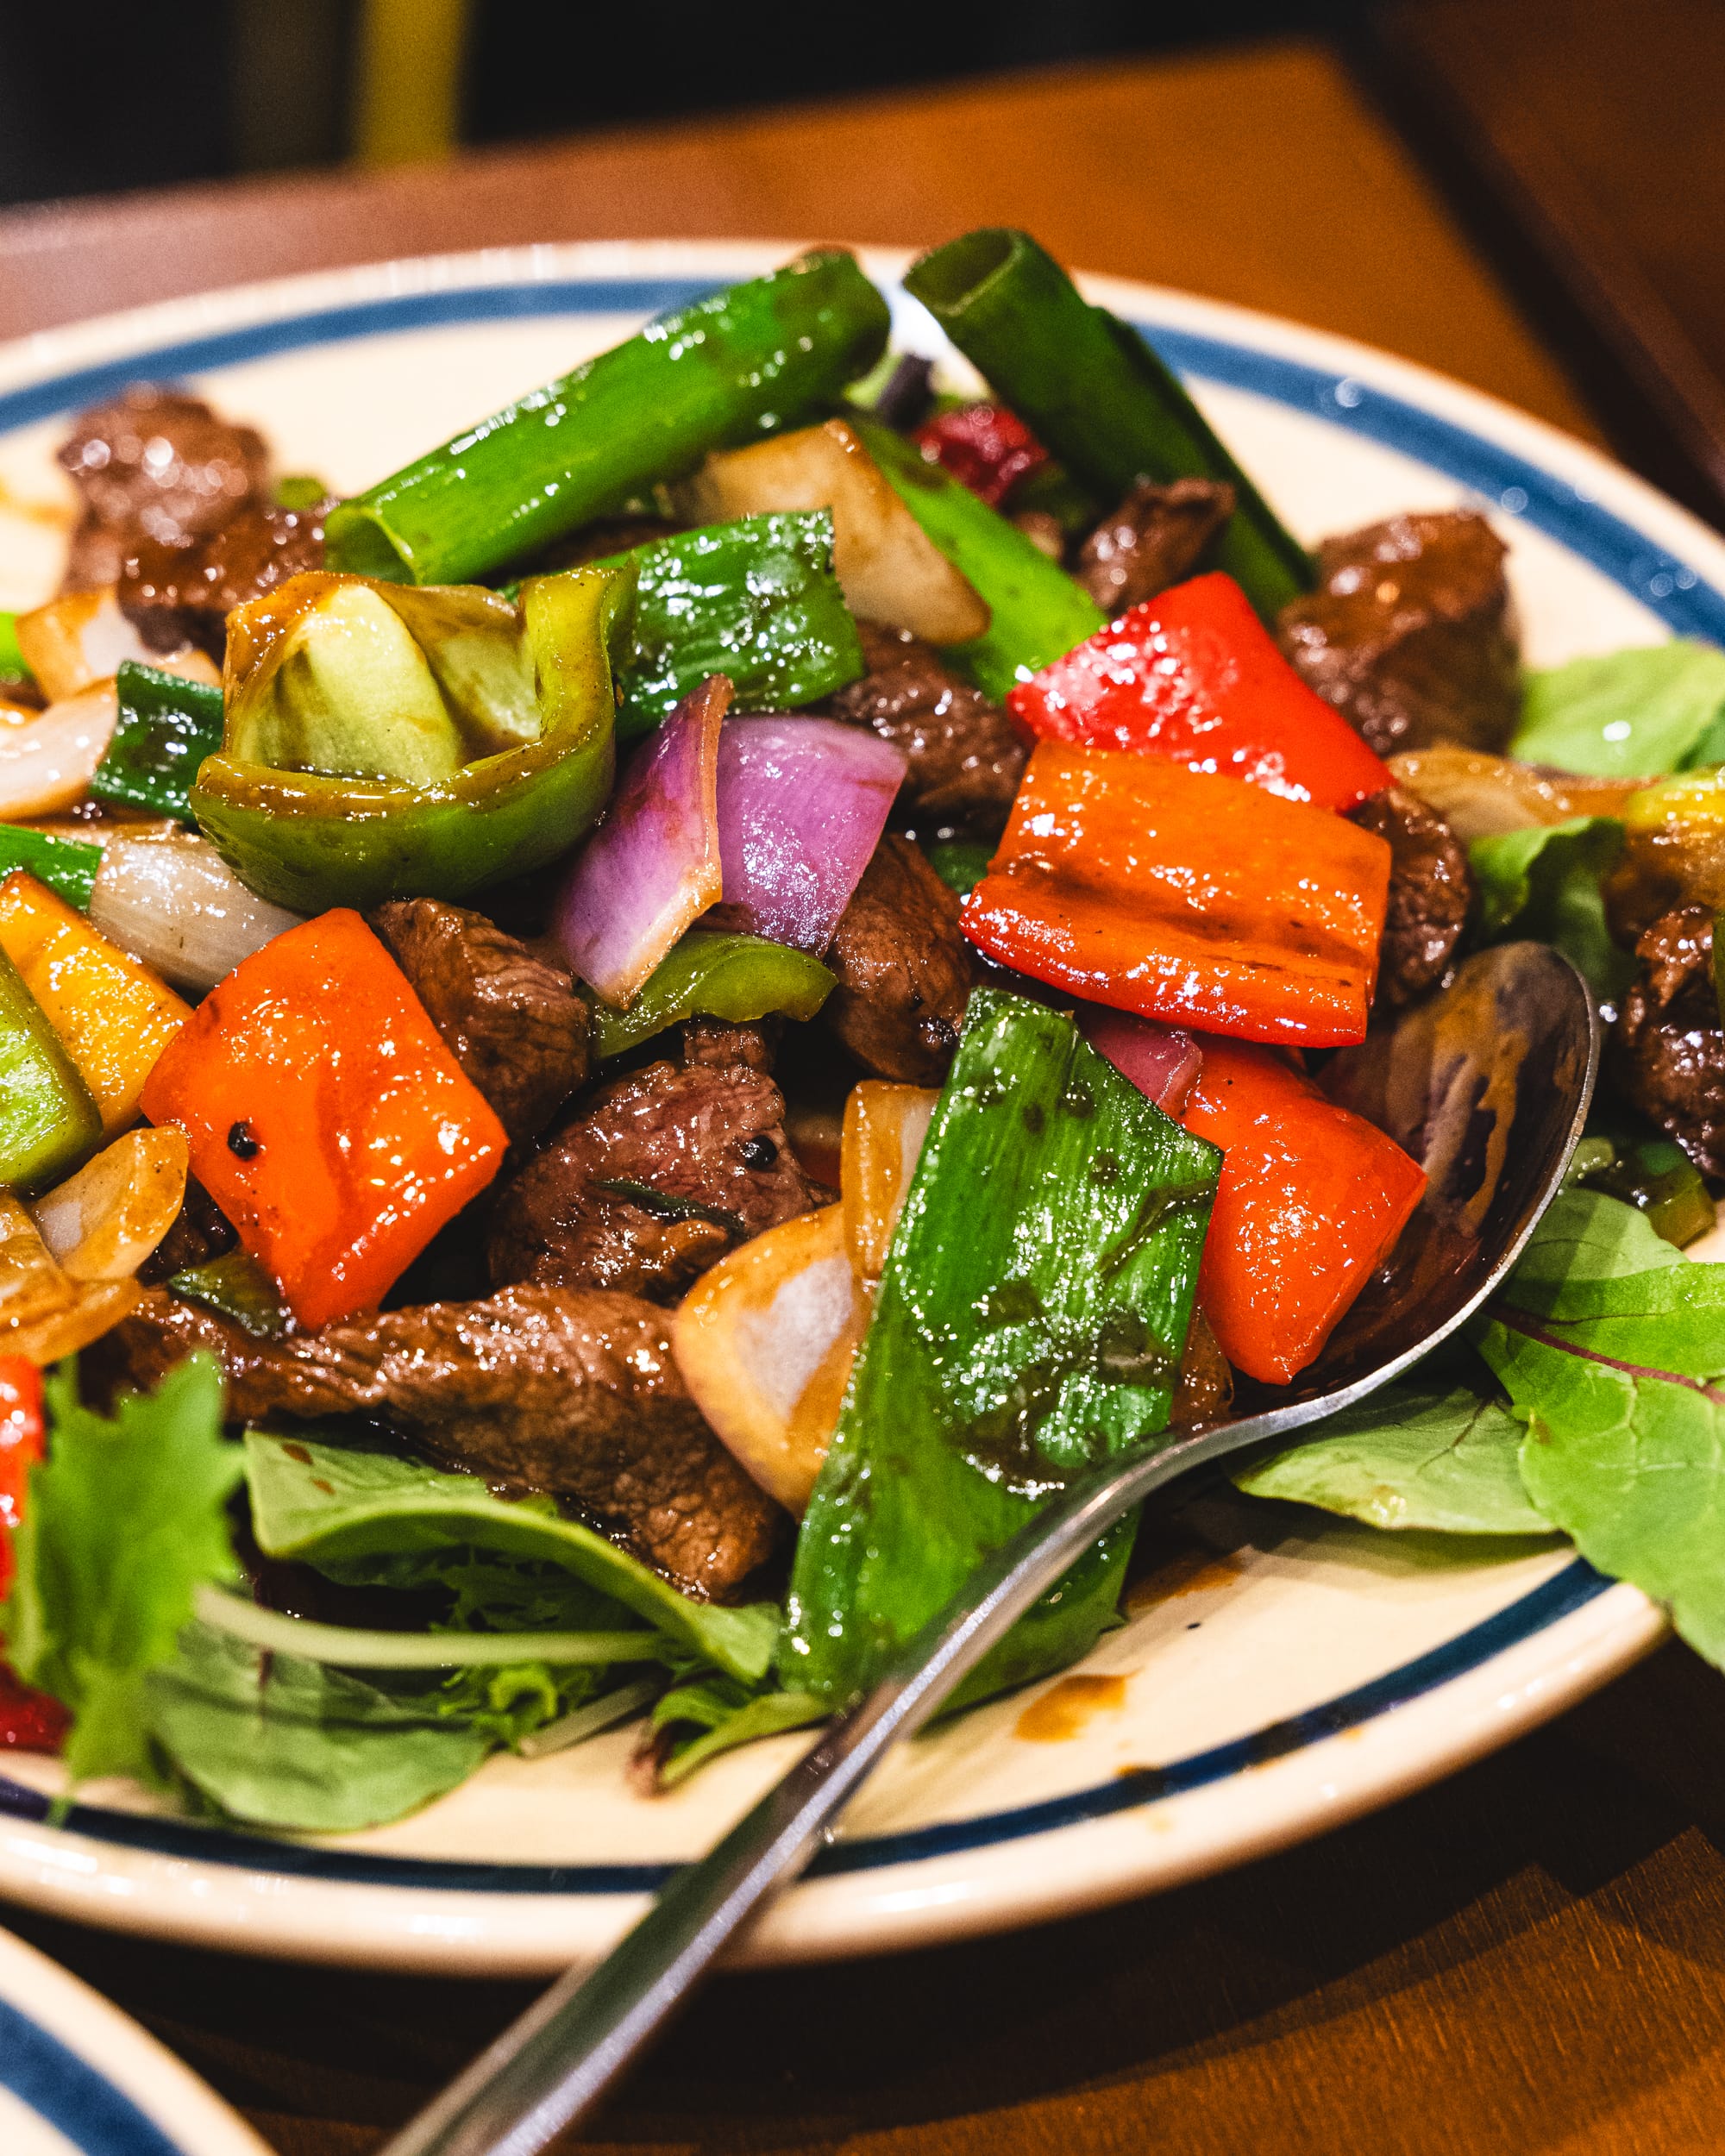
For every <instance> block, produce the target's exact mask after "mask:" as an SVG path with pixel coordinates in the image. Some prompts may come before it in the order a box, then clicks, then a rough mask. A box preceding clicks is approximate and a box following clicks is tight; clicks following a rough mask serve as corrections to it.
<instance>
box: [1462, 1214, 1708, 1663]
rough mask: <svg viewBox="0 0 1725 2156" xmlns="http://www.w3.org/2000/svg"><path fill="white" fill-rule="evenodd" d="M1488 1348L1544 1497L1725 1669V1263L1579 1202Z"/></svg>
mask: <svg viewBox="0 0 1725 2156" xmlns="http://www.w3.org/2000/svg"><path fill="white" fill-rule="evenodd" d="M1655 1252H1657V1255H1654V1253H1655ZM1642 1261H1648V1262H1646V1263H1643V1262H1642ZM1478 1345H1479V1349H1480V1352H1481V1353H1482V1354H1483V1355H1484V1357H1485V1359H1486V1361H1487V1362H1488V1363H1490V1365H1491V1367H1492V1369H1494V1370H1495V1371H1496V1374H1497V1376H1498V1379H1499V1381H1500V1382H1502V1385H1503V1387H1504V1388H1505V1390H1506V1391H1507V1392H1508V1393H1509V1398H1510V1401H1511V1404H1512V1405H1513V1407H1515V1412H1516V1413H1517V1414H1519V1415H1520V1416H1521V1417H1522V1418H1523V1419H1524V1420H1526V1422H1527V1437H1526V1438H1525V1439H1524V1440H1523V1443H1522V1446H1521V1475H1522V1479H1523V1481H1524V1482H1525V1483H1526V1486H1527V1495H1528V1496H1529V1498H1530V1499H1531V1500H1532V1501H1533V1502H1534V1504H1535V1505H1536V1506H1537V1507H1539V1509H1540V1511H1541V1512H1542V1513H1544V1514H1546V1517H1547V1519H1549V1520H1551V1521H1552V1522H1553V1525H1554V1526H1559V1527H1561V1528H1562V1529H1563V1531H1564V1532H1565V1533H1566V1534H1568V1535H1570V1536H1571V1537H1572V1538H1573V1539H1574V1541H1575V1544H1576V1546H1577V1547H1578V1549H1579V1550H1580V1551H1581V1553H1582V1555H1583V1556H1584V1557H1586V1558H1587V1559H1588V1560H1589V1562H1590V1564H1595V1565H1596V1566H1597V1567H1598V1568H1599V1570H1601V1571H1602V1572H1607V1573H1609V1574H1610V1575H1611V1576H1613V1577H1614V1578H1616V1579H1624V1580H1630V1581H1633V1582H1634V1584H1635V1585H1636V1586H1637V1587H1639V1588H1640V1589H1642V1591H1643V1592H1644V1593H1646V1594H1647V1595H1652V1596H1653V1599H1654V1600H1655V1601H1659V1602H1661V1603H1663V1604H1664V1605H1665V1607H1666V1608H1668V1609H1669V1610H1670V1612H1671V1614H1672V1622H1673V1623H1674V1624H1675V1626H1677V1629H1678V1632H1679V1633H1682V1634H1683V1636H1684V1639H1687V1640H1688V1641H1689V1642H1690V1644H1691V1645H1692V1646H1694V1647H1695V1648H1696V1649H1697V1651H1699V1652H1701V1653H1703V1654H1704V1655H1705V1656H1707V1658H1709V1660H1710V1661H1712V1662H1715V1663H1719V1662H1722V1661H1725V1389H1722V1388H1721V1387H1720V1386H1719V1385H1718V1384H1717V1383H1716V1382H1714V1381H1715V1380H1716V1379H1718V1378H1719V1377H1720V1376H1722V1374H1725V1265H1701V1264H1689V1263H1684V1261H1683V1260H1682V1259H1681V1258H1680V1257H1678V1253H1677V1252H1676V1251H1675V1250H1672V1249H1671V1247H1670V1245H1669V1244H1665V1243H1662V1242H1661V1241H1660V1239H1659V1237H1658V1236H1656V1235H1655V1234H1654V1232H1653V1229H1652V1228H1651V1227H1649V1226H1648V1225H1647V1222H1646V1220H1645V1219H1643V1218H1642V1217H1641V1215H1640V1214H1639V1213H1636V1212H1635V1211H1634V1208H1633V1207H1631V1206H1625V1205H1622V1204H1620V1203H1619V1202H1618V1201H1617V1200H1614V1199H1610V1198H1607V1197H1603V1196H1602V1195H1599V1194H1594V1193H1587V1192H1582V1191H1571V1192H1567V1193H1565V1194H1564V1196H1563V1197H1561V1198H1560V1199H1559V1200H1558V1201H1557V1202H1556V1204H1554V1205H1553V1207H1552V1211H1551V1213H1549V1214H1548V1215H1547V1217H1546V1224H1545V1225H1542V1227H1541V1229H1540V1233H1539V1235H1538V1236H1536V1238H1534V1243H1533V1244H1532V1245H1531V1247H1530V1249H1529V1251H1528V1254H1527V1257H1526V1258H1524V1259H1523V1261H1522V1263H1521V1264H1520V1265H1519V1266H1518V1267H1517V1268H1516V1269H1515V1273H1514V1274H1512V1275H1511V1276H1510V1278H1509V1282H1508V1283H1507V1284H1506V1286H1505V1288H1504V1290H1503V1293H1502V1295H1501V1297H1500V1298H1499V1299H1498V1300H1496V1302H1495V1303H1494V1304H1493V1305H1492V1306H1491V1308H1490V1313H1489V1315H1488V1319H1487V1320H1486V1322H1485V1323H1484V1326H1482V1327H1481V1329H1480V1331H1479V1333H1478Z"/></svg>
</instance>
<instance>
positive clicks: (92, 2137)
mask: <svg viewBox="0 0 1725 2156" xmlns="http://www.w3.org/2000/svg"><path fill="white" fill-rule="evenodd" d="M0 2148H3V2149H4V2150H5V2152H6V2156H67V2152H68V2151H72V2152H75V2156H267V2152H266V2150H265V2148H264V2145H263V2143H262V2142H261V2141H260V2140H259V2139H258V2138H257V2136H256V2134H254V2133H253V2132H252V2130H251V2128H249V2127H248V2126H247V2125H246V2124H245V2123H244V2122H243V2121H242V2120H241V2119H240V2118H239V2117H238V2116H236V2115H235V2113H234V2112H232V2111H230V2110H229V2109H228V2107H227V2105H226V2104H225V2103H222V2102H221V2100H220V2099H219V2098H218V2097H217V2096H216V2095H215V2094H214V2093H213V2092H212V2091H211V2090H210V2089H209V2088H207V2087H206V2086H205V2085H204V2083H203V2082H202V2081H200V2080H199V2079H198V2077H197V2075H196V2074H194V2073H192V2072H191V2071H190V2069H189V2068H187V2067H185V2066H183V2065H181V2064H180V2062H179V2059H176V2058H174V2056H173V2053H171V2052H168V2051H166V2050H164V2049H163V2047H162V2046H161V2045H160V2044H159V2043H157V2042H156V2040H155V2039H154V2037H153V2036H149V2035H147V2034H145V2032H144V2031H143V2030H142V2029H141V2028H139V2027H138V2025H137V2023H136V2022H135V2021H131V2020H130V2019H129V2018H128V2016H127V2015H124V2014H122V2013H121V2011H120V2010H119V2009H118V2008H117V2007H115V2006H110V2004H109V2002H108V2001H107V2000H106V1999H104V1998H102V1997H101V1996H99V1995H98V1994H97V1993H96V1992H94V1991H92V1990H90V1988H89V1987H88V1985H86V1984H80V1983H79V1982H78V1979H77V1978H76V1977H72V1976H68V1975H67V1973H66V1971H65V1970H64V1969H62V1968H61V1967H60V1965H59V1964H58V1963H56V1962H53V1961H50V1960H49V1959H47V1955H45V1954H40V1953H38V1952H36V1950H35V1949H34V1947H33V1946H25V1945H24V1943H23V1941H22V1940H17V1939H14V1938H13V1937H12V1935H11V1934H10V1933H9V1932H0Z"/></svg>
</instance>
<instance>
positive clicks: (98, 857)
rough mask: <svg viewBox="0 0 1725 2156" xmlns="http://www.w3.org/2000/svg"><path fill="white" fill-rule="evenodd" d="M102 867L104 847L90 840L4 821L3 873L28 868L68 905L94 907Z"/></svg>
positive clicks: (0, 843) (0, 829) (0, 838)
mask: <svg viewBox="0 0 1725 2156" xmlns="http://www.w3.org/2000/svg"><path fill="white" fill-rule="evenodd" d="M101 866H102V849H101V847H100V846H92V845H91V843H90V842H89V841H88V840H87V839H83V838H64V837H59V836H57V835H54V834H52V833H50V832H47V831H33V830H26V829H25V828H24V827H23V826H22V824H0V876H4V875H9V874H11V873H12V871H13V869H15V868H28V870H29V872H30V874H32V875H33V876H34V877H35V879H36V880H37V881H38V882H39V883H45V884H47V887H48V888H49V890H50V891H57V892H58V893H60V897H61V898H63V899H65V900H66V904H67V905H68V906H77V907H78V911H79V912H89V910H90V893H91V890H92V889H93V888H94V887H95V883H96V876H97V870H98V869H99V868H101Z"/></svg>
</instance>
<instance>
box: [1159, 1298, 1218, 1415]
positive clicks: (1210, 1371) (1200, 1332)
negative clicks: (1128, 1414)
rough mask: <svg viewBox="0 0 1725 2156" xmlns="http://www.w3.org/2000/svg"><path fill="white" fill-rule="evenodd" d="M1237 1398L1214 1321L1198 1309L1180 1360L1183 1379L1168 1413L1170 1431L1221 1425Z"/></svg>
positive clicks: (1176, 1389) (1180, 1379) (1178, 1383)
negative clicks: (1200, 1425)
mask: <svg viewBox="0 0 1725 2156" xmlns="http://www.w3.org/2000/svg"><path fill="white" fill-rule="evenodd" d="M1233 1396H1234V1374H1233V1367H1232V1365H1231V1364H1230V1363H1229V1362H1228V1358H1227V1357H1226V1355H1224V1354H1223V1353H1222V1351H1221V1346H1220V1343H1219V1342H1218V1340H1217V1338H1216V1336H1215V1334H1214V1332H1211V1330H1210V1321H1209V1319H1208V1318H1207V1317H1206V1316H1205V1315H1204V1313H1203V1312H1202V1311H1201V1310H1199V1309H1196V1308H1195V1309H1194V1310H1193V1313H1192V1323H1191V1326H1190V1327H1189V1329H1188V1332H1187V1334H1186V1349H1185V1352H1184V1353H1183V1354H1182V1356H1181V1357H1180V1376H1179V1379H1178V1381H1177V1382H1176V1385H1175V1388H1174V1405H1173V1406H1172V1407H1170V1409H1169V1411H1168V1426H1169V1427H1170V1430H1195V1429H1196V1428H1197V1426H1199V1424H1200V1423H1205V1422H1220V1420H1222V1418H1223V1416H1224V1415H1226V1413H1227V1412H1228V1408H1229V1407H1230V1406H1231V1405H1232V1404H1233Z"/></svg>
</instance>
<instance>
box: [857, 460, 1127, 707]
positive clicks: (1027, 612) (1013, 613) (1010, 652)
mask: <svg viewBox="0 0 1725 2156" xmlns="http://www.w3.org/2000/svg"><path fill="white" fill-rule="evenodd" d="M850 424H851V425H852V426H853V427H854V428H855V429H856V432H857V434H858V435H859V436H861V437H862V443H863V446H864V447H865V448H867V450H868V452H869V455H870V456H871V457H873V458H874V460H875V463H876V464H878V465H879V466H880V467H881V470H882V471H883V472H884V473H886V475H887V477H888V479H889V480H890V481H891V482H892V485H893V487H894V491H895V492H897V494H898V496H899V498H900V500H901V501H902V502H903V503H904V505H905V506H906V508H907V509H908V510H909V511H910V512H911V514H912V516H913V517H915V518H916V520H917V522H918V523H919V524H920V525H921V526H922V528H923V530H925V532H926V533H927V534H928V536H929V537H930V538H931V540H932V541H933V542H934V543H935V545H936V546H937V547H938V548H939V549H940V551H941V552H942V553H943V554H944V555H945V556H946V558H947V560H948V561H950V562H951V564H952V566H953V567H954V568H956V569H957V570H958V571H959V572H960V573H961V574H963V575H964V576H967V577H969V580H970V581H971V583H972V584H973V585H975V587H976V590H977V591H978V592H980V593H981V594H982V599H984V600H985V601H986V602H987V605H988V613H989V621H988V628H987V629H986V630H984V632H983V633H982V636H977V637H975V638H973V639H972V641H971V642H969V643H968V644H949V645H948V646H947V647H946V649H945V651H944V657H945V658H946V659H947V660H949V661H950V662H951V664H952V665H954V666H955V667H958V668H959V669H960V671H961V672H963V674H967V675H968V676H969V679H970V680H972V681H974V682H975V685H976V686H977V687H978V688H979V689H981V690H982V693H983V694H984V695H985V696H991V697H993V698H994V699H996V701H998V700H999V699H1000V698H1001V697H1003V696H1004V695H1005V694H1006V693H1007V690H1008V689H1010V688H1011V687H1012V686H1013V684H1014V682H1018V681H1026V680H1029V679H1030V677H1031V675H1032V674H1035V673H1037V672H1038V670H1039V669H1040V668H1042V667H1045V666H1048V665H1050V664H1051V662H1052V661H1054V660H1056V659H1058V658H1060V657H1062V656H1063V655H1064V654H1065V653H1066V652H1069V651H1070V650H1071V649H1072V647H1073V646H1074V645H1075V644H1081V643H1082V642H1083V641H1084V639H1085V638H1086V637H1087V636H1095V633H1096V631H1097V630H1099V629H1101V627H1102V626H1103V624H1104V623H1105V621H1106V620H1107V617H1106V615H1104V614H1103V612H1102V611H1101V608H1100V607H1098V606H1097V605H1096V604H1095V601H1094V600H1093V599H1091V598H1090V596H1089V594H1088V592H1084V591H1082V590H1081V588H1080V587H1079V586H1077V585H1076V584H1075V583H1074V582H1073V580H1072V579H1071V578H1070V577H1069V576H1068V575H1067V573H1066V572H1065V570H1064V569H1063V568H1062V567H1060V566H1059V564H1058V563H1057V562H1054V561H1050V560H1049V558H1048V556H1047V555H1045V554H1044V553H1043V552H1042V551H1041V549H1040V548H1038V547H1034V546H1032V543H1031V542H1030V541H1029V540H1028V539H1026V536H1025V535H1024V534H1023V532H1021V531H1020V530H1019V528H1018V526H1017V525H1016V524H1014V523H1008V521H1007V518H1006V517H1002V516H1000V514H999V513H998V512H997V511H994V510H992V509H990V508H989V506H988V504H987V502H985V501H983V500H982V498H981V497H980V496H978V495H975V494H973V493H972V492H970V489H969V487H968V486H964V485H963V484H962V483H961V482H960V481H959V480H957V479H954V478H953V476H952V474H951V473H950V472H946V471H943V470H942V468H941V467H940V466H939V465H938V464H931V463H930V462H929V461H928V460H927V459H926V458H925V456H924V455H923V454H922V453H921V452H920V451H919V449H918V448H916V446H915V445H914V443H913V442H906V439H905V437H904V436H902V435H900V434H894V432H893V430H892V429H891V428H890V427H882V426H879V425H877V424H876V423H875V422H874V421H873V420H868V419H853V420H852V421H851V422H850Z"/></svg>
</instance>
